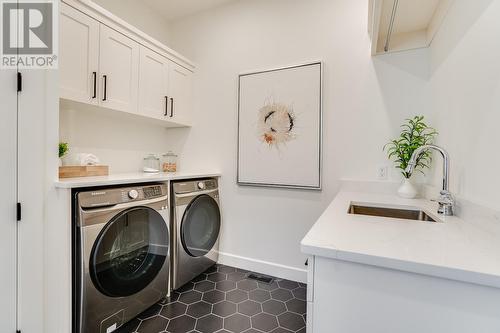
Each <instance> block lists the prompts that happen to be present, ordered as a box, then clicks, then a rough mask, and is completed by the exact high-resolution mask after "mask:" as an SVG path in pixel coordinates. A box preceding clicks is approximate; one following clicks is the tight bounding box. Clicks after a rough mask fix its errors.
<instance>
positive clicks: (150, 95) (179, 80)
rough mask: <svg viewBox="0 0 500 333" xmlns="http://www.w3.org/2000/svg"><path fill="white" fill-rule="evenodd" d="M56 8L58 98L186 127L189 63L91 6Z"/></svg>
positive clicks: (71, 1)
mask: <svg viewBox="0 0 500 333" xmlns="http://www.w3.org/2000/svg"><path fill="white" fill-rule="evenodd" d="M60 8H61V13H60V18H61V20H60V31H61V36H60V57H59V64H60V97H61V98H63V99H65V100H69V101H76V102H81V103H86V104H92V105H96V106H100V107H103V112H106V111H105V109H110V110H115V111H122V112H125V113H127V114H128V115H129V116H133V117H135V118H136V119H138V120H141V119H142V120H150V121H151V120H153V121H154V122H156V123H159V124H161V125H162V126H165V127H183V126H190V123H191V122H190V120H191V119H190V115H191V107H192V76H193V70H194V66H193V65H192V64H191V62H190V61H189V60H187V59H186V58H184V57H183V56H181V55H180V54H178V53H177V52H175V51H173V50H171V49H169V48H167V47H166V46H165V45H163V44H161V43H159V42H158V41H156V40H154V39H152V38H151V37H149V36H147V35H146V34H144V33H143V32H141V31H140V30H138V29H136V28H134V27H132V26H130V25H128V24H127V23H126V22H124V21H122V20H120V19H118V18H117V17H115V16H113V15H112V14H111V13H109V12H107V11H105V10H103V9H102V8H101V7H99V6H97V5H96V4H94V3H93V2H87V1H86V2H82V1H77V0H64V2H63V3H61V6H60ZM104 108H105V109H104Z"/></svg>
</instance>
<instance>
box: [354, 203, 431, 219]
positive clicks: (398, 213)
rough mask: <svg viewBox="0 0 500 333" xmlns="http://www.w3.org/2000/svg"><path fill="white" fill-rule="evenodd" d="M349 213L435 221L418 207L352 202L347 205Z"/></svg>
mask: <svg viewBox="0 0 500 333" xmlns="http://www.w3.org/2000/svg"><path fill="white" fill-rule="evenodd" d="M349 214H354V215H368V216H378V217H388V218H394V219H404V220H415V221H426V222H436V220H434V219H433V218H432V217H431V216H429V215H428V214H427V213H426V212H424V211H422V210H419V209H406V208H387V207H373V206H366V205H363V204H354V203H352V204H351V205H350V206H349Z"/></svg>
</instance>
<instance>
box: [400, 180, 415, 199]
mask: <svg viewBox="0 0 500 333" xmlns="http://www.w3.org/2000/svg"><path fill="white" fill-rule="evenodd" d="M398 195H399V196H400V197H401V198H405V199H414V198H416V197H417V195H418V190H417V188H416V187H415V185H414V184H413V182H412V181H411V179H409V178H403V182H402V183H401V186H400V187H399V189H398Z"/></svg>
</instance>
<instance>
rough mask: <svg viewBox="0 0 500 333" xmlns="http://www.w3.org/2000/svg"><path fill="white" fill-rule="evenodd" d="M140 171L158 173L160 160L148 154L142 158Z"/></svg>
mask: <svg viewBox="0 0 500 333" xmlns="http://www.w3.org/2000/svg"><path fill="white" fill-rule="evenodd" d="M142 171H144V172H147V173H158V172H160V158H159V157H158V156H157V155H155V154H149V155H148V156H146V157H144V161H143V168H142Z"/></svg>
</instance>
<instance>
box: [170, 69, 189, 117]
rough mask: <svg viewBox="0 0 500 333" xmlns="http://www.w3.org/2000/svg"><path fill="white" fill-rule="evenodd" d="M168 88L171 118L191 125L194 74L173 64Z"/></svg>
mask: <svg viewBox="0 0 500 333" xmlns="http://www.w3.org/2000/svg"><path fill="white" fill-rule="evenodd" d="M168 87H169V94H170V96H169V97H170V106H169V117H170V118H171V119H172V120H174V121H179V122H186V123H189V122H190V119H191V110H192V106H193V105H192V101H193V95H192V92H193V72H191V71H189V70H187V69H186V68H184V67H182V66H179V65H177V64H175V63H171V64H170V74H169V85H168Z"/></svg>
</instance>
